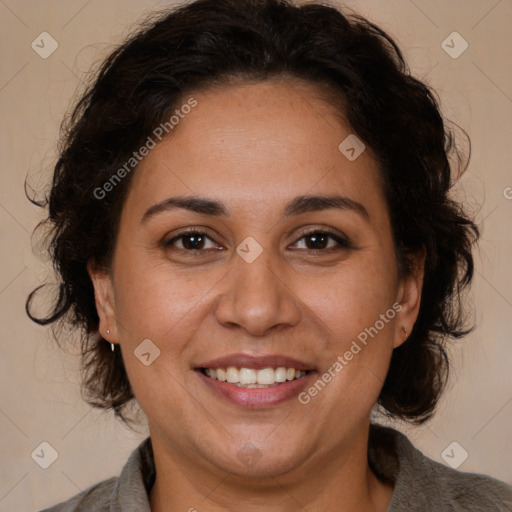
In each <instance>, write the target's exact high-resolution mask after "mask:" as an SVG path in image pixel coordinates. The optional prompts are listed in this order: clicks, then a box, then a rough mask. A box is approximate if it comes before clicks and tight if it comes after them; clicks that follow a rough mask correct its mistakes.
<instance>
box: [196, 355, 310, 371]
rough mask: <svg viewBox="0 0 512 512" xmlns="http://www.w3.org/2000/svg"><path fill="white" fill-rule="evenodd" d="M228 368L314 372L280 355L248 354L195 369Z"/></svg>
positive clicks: (227, 357) (303, 363) (220, 359)
mask: <svg viewBox="0 0 512 512" xmlns="http://www.w3.org/2000/svg"><path fill="white" fill-rule="evenodd" d="M228 366H234V367H235V368H253V369H254V370H261V369H263V368H269V367H272V368H278V367H280V366H284V367H286V368H295V369H296V370H314V368H313V366H312V365H311V364H308V363H305V362H303V361H299V360H298V359H295V358H294V357H289V356H285V355H281V354H267V355H258V356H254V355H250V354H230V355H227V356H222V357H219V358H217V359H211V360H209V361H205V362H203V363H200V364H199V365H197V367H196V368H227V367H228Z"/></svg>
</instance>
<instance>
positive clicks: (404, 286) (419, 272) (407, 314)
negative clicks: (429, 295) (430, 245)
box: [393, 249, 426, 348]
mask: <svg viewBox="0 0 512 512" xmlns="http://www.w3.org/2000/svg"><path fill="white" fill-rule="evenodd" d="M425 256H426V252H425V249H423V250H421V251H420V252H419V253H417V254H416V255H415V256H414V257H413V259H412V263H413V265H412V268H411V270H410V273H409V274H408V275H407V276H405V277H403V278H402V280H401V282H400V285H399V288H398V295H397V302H398V303H399V304H400V311H399V312H398V314H397V316H396V324H395V326H396V328H395V339H394V343H393V347H394V348H396V347H399V346H400V345H402V344H403V343H405V341H406V340H407V339H408V338H409V336H410V333H411V331H412V330H413V327H414V324H415V322H416V319H417V318H418V313H419V310H420V305H421V292H422V290H423V277H424V273H425V270H424V268H425Z"/></svg>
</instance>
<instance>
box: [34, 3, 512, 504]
mask: <svg viewBox="0 0 512 512" xmlns="http://www.w3.org/2000/svg"><path fill="white" fill-rule="evenodd" d="M68 128H69V129H68V131H67V132H66V133H65V135H64V140H63V146H62V152H61V154H60V158H59V160H58V162H57V165H56V167H55V173H54V180H53V186H52V190H51V193H50V197H49V218H48V222H49V224H50V225H51V226H52V228H53V233H52V245H51V250H52V257H53V260H54V262H55V265H56V268H57V269H58V270H59V272H60V275H61V277H62V285H61V288H60V296H59V297H58V300H57V301H56V303H55V306H54V309H53V313H52V314H51V315H50V316H49V317H47V318H45V319H35V320H36V321H38V322H39V323H42V324H46V323H51V322H55V321H57V320H63V319H66V320H67V321H70V322H72V323H73V324H74V325H75V326H77V327H80V328H82V330H83V333H84V337H83V340H84V341H83V358H84V368H85V371H86V373H85V380H84V384H85V388H86V390H87V391H88V393H89V397H90V402H91V403H92V404H94V405H97V406H99V407H104V408H107V409H108V408H110V409H113V410H114V412H115V413H116V415H117V416H118V417H120V418H122V419H124V420H125V421H129V417H128V416H127V411H126V410H127V406H128V405H129V404H130V403H132V402H133V399H134V398H135V399H136V401H137V403H138V404H139V405H140V407H141V408H142V410H143V411H144V413H145V414H146V416H147V418H148V424H149V429H150V437H149V438H148V439H147V440H146V441H144V442H143V443H142V444H141V445H140V446H139V448H137V449H136V450H135V451H134V452H133V454H132V456H131V457H130V459H129V460H128V462H127V463H126V466H125V467H124V468H123V470H122V473H121V475H120V477H119V478H118V479H117V478H115V479H110V480H107V481H104V482H101V483H99V484H97V485H95V486H93V487H92V488H90V489H87V490H86V491H84V492H82V493H80V494H79V495H77V496H75V497H73V498H71V499H70V500H69V501H68V502H66V503H64V504H60V505H57V506H55V507H52V508H50V509H48V510H50V511H53V512H57V511H86V510H87V511H91V510H94V511H112V510H116V511H123V512H127V511H133V512H135V511H137V512H146V511H152V512H163V511H171V510H172V511H175V510H188V511H194V510H198V511H201V510H208V511H226V510H238V509H239V508H240V505H241V504H242V506H243V508H244V510H249V511H256V510H257V511H260V510H261V511H263V510H265V511H267V510H272V511H289V510H297V509H299V510H301V509H302V510H311V511H313V510H315V511H326V510H328V511H331V510H332V511H349V510H350V511H354V510H357V511H382V512H384V511H390V512H397V511H408V512H410V511H413V510H418V511H420V510H421V511H425V510H435V511H444V510H446V511H448V510H465V511H468V510H469V511H477V510H478V511H483V510H485V511H490V510H493V511H494V510H495V511H502V510H512V508H511V507H512V505H511V503H512V489H510V487H508V486H507V485H505V484H504V483H501V482H499V481H497V480H494V479H492V478H490V477H487V476H483V475H475V474H467V473H462V472H458V471H455V470H452V469H450V468H448V467H445V466H443V465H441V464H438V463H436V462H433V461H431V460H429V459H427V458H426V457H425V456H423V455H422V454H421V453H420V452H418V451H417V450H415V449H414V448H413V447H412V445H411V444H410V442H409V441H408V440H407V438H406V437H405V436H403V435H402V434H399V433H398V432H396V431H394V430H392V429H389V428H384V427H380V426H377V425H374V424H372V423H371V422H370V417H371V413H372V411H373V410H375V407H376V406H377V407H378V408H379V410H381V411H382V412H384V413H386V414H388V415H389V416H391V417H395V418H401V419H405V420H408V421H411V422H413V423H421V422H423V421H426V420H427V419H428V418H429V417H430V416H431V415H432V413H433V412H434V410H435V406H436V403H437V401H438V399H439V396H440V394H441V392H442V390H443V387H444V384H445V382H446V376H447V372H448V361H447V356H446V352H445V348H444V346H445V345H444V344H445V341H446V340H447V339H448V338H449V337H460V336H462V335H464V334H466V333H467V332H468V329H467V327H465V325H464V318H463V314H462V307H461V303H460V297H461V295H460V294H461V292H462V291H463V289H464V288H465V287H466V286H467V285H469V283H470V282H471V278H472V274H473V258H472V255H471V247H472V244H473V242H474V241H475V240H476V238H477V235H478V230H477V228H476V226H475V225H474V223H473V222H472V221H471V220H470V219H469V218H468V217H467V216H466V215H465V214H464V212H463V211H462V209H461V207H460V205H458V204H457V203H455V202H453V201H452V200H451V199H450V198H449V196H448V193H449V191H450V186H451V184H452V173H455V172H456V171H457V169H451V168H450V163H449V157H450V155H451V154H452V153H455V154H457V151H456V147H455V145H454V143H453V140H452V136H451V133H450V132H449V131H448V130H447V129H446V128H445V126H444V123H443V120H442V117H441V115H440V112H439V109H438V106H437V103H436V100H435V98H434V96H433V94H432V93H431V91H430V90H429V89H428V87H427V86H426V85H424V84H423V83H421V82H419V81H418V80H416V79H414V78H413V77H411V76H410V74H409V73H408V71H407V68H406V65H405V63H404V61H403V58H402V55H401V53H400V50H399V49H398V48H397V47H396V45H395V44H394V42H393V41H392V40H391V39H390V38H389V36H387V35H386V34H385V33H384V32H383V31H382V30H380V29H379V28H378V27H376V26H375V25H373V24H371V23H370V22H368V21H366V20H365V19H363V18H360V17H356V16H344V15H343V14H342V13H340V12H338V11H336V10H334V9H333V8H330V7H327V6H322V5H318V4H309V5H306V6H303V7H298V6H295V5H293V4H292V3H290V2H288V1H279V0H259V1H258V0H243V1H240V0H222V1H218V0H199V1H196V2H193V3H191V4H189V5H187V6H184V7H181V8H179V9H177V10H174V11H172V12H170V13H167V14H166V15H165V16H163V17H160V18H159V19H158V20H156V21H155V22H154V23H153V24H152V25H150V26H147V27H144V28H143V29H142V30H141V31H140V32H139V33H138V34H135V35H134V36H132V37H131V38H130V39H129V40H128V41H127V42H126V43H124V44H123V45H122V46H121V47H120V48H119V49H117V50H116V51H115V52H114V53H113V54H112V55H111V56H110V57H109V58H108V59H107V60H106V61H105V63H104V65H103V67H102V69H101V71H100V73H99V75H98V77H97V79H96V80H95V82H94V83H93V84H92V86H91V88H90V89H89V91H88V92H87V94H85V95H84V96H83V98H82V99H81V100H80V102H79V103H78V106H77V107H76V109H75V111H74V114H73V116H72V118H71V120H70V125H69V127H68ZM31 298H32V297H29V299H28V302H27V311H28V312H29V314H30V300H31Z"/></svg>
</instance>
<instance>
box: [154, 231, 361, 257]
mask: <svg viewBox="0 0 512 512" xmlns="http://www.w3.org/2000/svg"><path fill="white" fill-rule="evenodd" d="M319 234H322V235H327V237H328V238H330V239H331V240H334V241H335V242H336V243H337V244H338V246H337V247H328V248H325V249H308V248H306V249H293V250H307V251H310V252H311V251H313V252H323V253H326V252H331V251H337V250H342V249H353V248H354V247H353V245H352V244H351V243H350V241H349V239H348V238H346V237H343V236H340V235H339V234H337V233H334V232H332V231H330V230H328V229H312V230H309V231H305V232H303V233H300V238H298V239H297V241H296V242H294V244H293V245H295V244H296V243H298V242H299V241H301V240H302V239H303V238H307V237H308V236H312V235H319ZM192 235H200V236H203V237H205V238H207V239H209V240H210V241H212V242H215V241H214V240H213V239H212V238H211V237H210V236H209V235H208V233H206V232H204V231H199V230H197V229H190V230H187V231H184V232H182V233H180V234H179V235H177V236H175V237H173V238H171V239H170V240H167V241H164V242H163V244H162V245H163V247H164V248H165V249H169V248H172V245H173V244H174V243H175V242H176V241H178V240H181V239H183V238H186V237H187V236H192ZM327 243H329V242H327ZM177 249H178V250H179V251H184V252H188V253H192V254H194V253H199V252H205V251H208V250H212V249H182V248H181V247H180V248H177ZM213 250H217V249H213Z"/></svg>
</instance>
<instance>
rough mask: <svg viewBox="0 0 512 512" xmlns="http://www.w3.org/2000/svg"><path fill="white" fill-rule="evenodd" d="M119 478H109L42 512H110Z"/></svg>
mask: <svg viewBox="0 0 512 512" xmlns="http://www.w3.org/2000/svg"><path fill="white" fill-rule="evenodd" d="M117 481H118V478H117V477H113V478H109V479H107V480H103V481H101V482H98V483H97V484H95V485H93V486H91V487H89V488H87V489H85V490H84V491H82V492H80V493H79V494H77V495H75V496H73V497H72V498H70V499H69V500H66V501H63V502H62V503H58V504H57V505H53V506H52V507H49V508H45V509H44V510H41V512H90V511H91V510H94V511H95V512H109V510H110V504H111V502H112V494H113V493H114V489H115V486H116V483H117Z"/></svg>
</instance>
